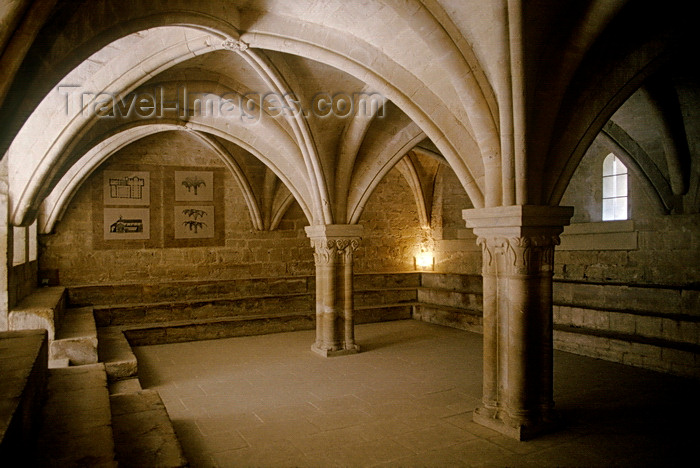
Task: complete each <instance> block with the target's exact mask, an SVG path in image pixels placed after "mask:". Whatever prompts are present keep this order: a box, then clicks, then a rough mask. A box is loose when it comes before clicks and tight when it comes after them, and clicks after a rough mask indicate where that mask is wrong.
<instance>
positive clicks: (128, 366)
mask: <svg viewBox="0 0 700 468" xmlns="http://www.w3.org/2000/svg"><path fill="white" fill-rule="evenodd" d="M97 354H98V358H99V360H100V362H102V363H104V366H105V370H106V372H107V378H108V379H109V381H110V382H116V381H119V380H125V379H131V378H134V377H137V375H138V363H137V361H136V356H134V353H133V352H131V345H129V342H128V341H127V339H126V337H125V336H124V333H123V332H122V330H120V329H119V328H115V327H108V328H99V329H98V330H97Z"/></svg>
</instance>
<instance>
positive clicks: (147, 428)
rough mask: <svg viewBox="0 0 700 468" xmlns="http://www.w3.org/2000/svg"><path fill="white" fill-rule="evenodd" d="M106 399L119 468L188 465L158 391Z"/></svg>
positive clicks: (114, 396) (120, 395)
mask: <svg viewBox="0 0 700 468" xmlns="http://www.w3.org/2000/svg"><path fill="white" fill-rule="evenodd" d="M109 399H110V406H111V409H112V427H113V431H114V445H115V451H116V458H117V461H118V462H119V466H120V467H142V466H163V467H165V466H167V467H173V468H175V467H185V466H188V462H187V459H186V458H185V455H184V453H183V451H182V447H181V445H180V442H179V441H178V439H177V436H176V435H175V430H174V429H173V426H172V422H171V421H170V417H169V416H168V411H167V409H166V408H165V405H164V404H163V401H162V400H161V398H160V395H158V392H156V391H153V390H142V391H139V392H135V393H123V394H119V395H111V396H110V398H109Z"/></svg>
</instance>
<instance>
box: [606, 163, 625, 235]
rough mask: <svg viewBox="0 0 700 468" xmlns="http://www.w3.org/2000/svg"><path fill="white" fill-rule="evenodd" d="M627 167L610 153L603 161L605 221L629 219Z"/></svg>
mask: <svg viewBox="0 0 700 468" xmlns="http://www.w3.org/2000/svg"><path fill="white" fill-rule="evenodd" d="M627 195H628V189H627V167H626V166H625V165H624V164H623V163H622V161H620V159H619V158H618V157H617V156H615V155H614V154H612V153H610V154H609V155H607V156H606V157H605V160H604V161H603V221H613V220H620V219H627V216H628V215H627Z"/></svg>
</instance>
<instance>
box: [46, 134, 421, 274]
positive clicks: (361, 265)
mask: <svg viewBox="0 0 700 468" xmlns="http://www.w3.org/2000/svg"><path fill="white" fill-rule="evenodd" d="M134 166H149V167H151V168H156V170H155V172H156V173H157V174H162V173H163V171H164V170H165V169H167V168H169V167H186V166H191V167H193V168H201V167H207V168H213V169H214V170H219V169H221V170H222V173H223V186H224V206H225V220H226V221H225V236H224V243H223V245H215V246H206V247H196V246H192V247H181V248H169V247H167V246H165V245H164V242H163V239H152V240H149V241H148V242H145V241H144V242H142V243H141V244H132V245H125V244H124V243H119V242H116V241H115V242H114V244H113V245H110V243H109V242H110V241H103V240H101V238H100V237H99V236H96V234H95V227H94V223H95V222H100V219H98V218H99V215H98V216H95V210H99V209H100V204H99V203H96V202H95V199H96V194H97V193H98V192H97V191H99V190H100V184H101V183H102V177H103V176H102V173H103V171H104V170H119V169H120V168H123V167H134ZM158 168H161V169H162V168H165V169H162V170H161V169H158ZM223 168H224V165H223V163H222V162H221V161H220V160H219V159H218V158H217V157H216V156H214V155H212V154H211V153H210V152H208V151H207V150H205V149H204V148H202V147H201V145H198V144H196V143H194V142H193V141H192V140H190V137H189V136H188V135H187V134H186V133H184V132H165V133H161V134H156V135H152V136H149V137H147V138H144V139H142V140H139V141H138V142H135V143H133V144H131V145H129V146H127V147H126V148H124V149H122V150H121V151H120V152H119V153H117V154H115V155H114V156H113V157H111V158H110V159H109V160H108V161H107V162H106V163H105V164H103V166H101V167H100V168H99V169H98V170H97V171H95V173H94V174H93V175H92V176H91V177H90V178H89V179H88V180H87V181H86V182H85V183H84V184H83V186H82V187H81V188H80V190H79V191H78V192H77V193H76V195H75V197H74V198H73V200H72V201H71V203H70V205H69V207H68V209H67V210H66V213H65V215H64V216H63V219H62V220H61V221H60V222H59V223H58V224H57V226H56V229H55V232H54V233H52V234H50V235H43V236H40V269H41V270H42V273H43V274H44V275H47V274H53V273H54V272H55V271H58V277H59V281H60V283H61V284H63V285H89V284H126V283H134V282H137V283H138V282H145V283H153V282H164V283H167V282H171V281H182V280H199V281H201V280H229V279H238V278H255V277H290V276H307V275H313V274H314V262H313V251H312V249H311V247H310V242H309V239H308V238H307V237H306V233H305V232H304V226H307V225H308V224H309V223H308V221H307V219H306V217H305V216H304V214H303V212H302V210H301V208H299V206H298V205H297V204H296V203H294V204H293V205H292V207H291V208H290V209H289V210H288V211H287V213H286V214H285V216H284V218H283V219H282V221H281V223H280V225H279V228H278V229H276V230H274V231H258V230H255V229H253V227H252V223H251V221H250V218H249V215H248V209H247V207H246V205H245V203H244V200H243V197H242V194H241V191H240V189H239V188H238V186H237V185H236V183H235V181H234V180H233V178H232V177H231V176H230V174H229V173H228V172H227V171H226V170H223ZM245 170H246V172H247V173H248V174H249V175H250V177H252V178H255V177H257V176H260V177H262V175H260V174H258V175H256V174H255V173H254V171H255V168H254V167H246V168H245ZM159 171H160V172H159ZM164 185H165V184H164V183H161V184H160V188H159V190H161V191H162V190H164ZM155 189H158V187H155V185H154V190H155ZM156 195H157V194H156ZM158 198H159V197H158V196H155V197H154V199H158ZM160 200H161V201H160V202H159V203H160V204H161V205H163V204H164V202H163V201H162V200H163V197H160ZM157 208H158V207H156V209H157ZM165 209H167V208H164V209H162V210H161V211H164V210H165ZM360 223H361V224H363V225H364V226H365V239H363V241H362V243H361V247H360V249H359V250H358V251H357V253H356V270H357V271H358V272H360V273H361V272H382V271H412V270H413V256H414V254H415V246H416V245H417V242H418V239H419V238H420V227H419V225H418V221H417V211H416V206H415V202H414V201H413V197H412V195H411V192H410V190H409V188H408V185H407V184H406V182H405V181H404V179H403V177H402V176H401V175H400V174H399V172H398V171H397V170H393V171H391V172H390V173H389V174H388V175H387V177H386V178H385V179H384V180H383V181H382V182H381V183H380V184H379V186H378V187H377V190H376V191H375V193H374V194H373V195H372V196H371V197H370V199H369V201H368V203H367V206H366V209H365V212H364V213H363V215H362V218H361V220H360ZM156 231H157V229H156ZM98 234H99V232H98ZM160 235H161V236H162V235H163V233H162V232H161V233H160Z"/></svg>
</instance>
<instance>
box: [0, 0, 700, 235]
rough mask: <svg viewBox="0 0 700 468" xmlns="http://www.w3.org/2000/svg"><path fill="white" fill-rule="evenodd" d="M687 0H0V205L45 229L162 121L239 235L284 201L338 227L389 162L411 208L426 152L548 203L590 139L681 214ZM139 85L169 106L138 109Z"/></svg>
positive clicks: (483, 184)
mask: <svg viewBox="0 0 700 468" xmlns="http://www.w3.org/2000/svg"><path fill="white" fill-rule="evenodd" d="M687 3H689V2H680V1H679V2H674V1H670V2H664V8H660V7H659V5H658V2H652V1H639V0H637V1H625V0H606V1H594V0H591V1H584V2H561V1H558V0H536V1H527V2H521V1H520V0H508V1H506V0H486V1H484V0H439V1H438V0H420V1H419V0H385V1H379V0H366V1H362V2H348V1H342V0H335V1H331V0H298V1H289V0H277V1H275V0H265V1H263V0H249V1H208V0H199V1H198V0H188V1H179V0H154V1H148V2H145V1H135V0H134V1H128V0H89V1H87V0H86V1H77V0H76V1H68V0H64V1H41V0H36V1H31V0H24V1H17V2H12V3H5V4H4V6H3V7H1V8H0V25H2V26H3V27H2V29H0V31H2V33H1V34H0V53H1V55H0V65H1V66H2V69H3V70H5V72H4V73H3V74H2V76H1V77H0V105H1V107H0V109H1V110H2V112H0V154H1V155H3V158H4V159H7V164H8V172H9V192H10V205H11V206H10V213H11V220H12V222H13V223H14V224H17V225H22V224H28V223H31V222H32V221H33V220H34V219H36V218H37V217H38V218H39V219H40V220H41V223H40V226H41V229H42V231H44V232H46V231H50V230H51V229H52V227H53V225H54V224H55V223H56V222H57V221H58V220H59V219H60V217H61V214H62V212H63V210H64V209H65V207H66V205H67V204H68V203H69V202H70V200H71V198H72V196H73V194H74V193H75V191H76V190H77V189H78V188H79V187H80V185H81V183H82V182H83V181H84V180H85V179H86V178H87V177H88V176H89V175H90V173H91V172H92V171H93V170H94V169H95V168H96V167H98V166H99V164H101V163H102V162H104V161H105V160H106V159H107V158H109V157H110V156H111V155H112V154H114V153H115V152H117V151H118V150H119V149H121V148H123V147H124V146H126V145H128V144H129V143H131V142H134V141H136V140H138V139H141V138H144V137H145V136H147V135H151V134H154V133H158V132H164V131H184V132H189V133H190V135H191V136H192V138H193V140H194V141H195V142H197V144H201V145H203V147H205V148H208V150H210V151H212V152H213V153H215V154H217V155H218V156H219V157H221V158H222V160H223V161H224V162H225V164H226V165H227V167H229V169H230V170H231V171H232V173H233V174H234V176H235V179H236V180H237V181H238V183H239V185H240V186H241V188H242V189H243V192H244V193H245V194H246V202H247V203H248V207H249V211H250V212H251V219H252V223H253V226H254V227H255V228H256V229H271V228H274V227H275V226H276V223H278V222H279V219H280V217H281V215H282V214H283V213H284V210H285V209H286V208H287V207H288V206H289V205H290V203H292V202H293V201H296V202H298V203H299V205H300V206H301V208H302V210H303V211H304V213H305V214H306V216H307V218H308V219H309V222H310V223H312V224H333V223H336V224H342V223H356V222H357V221H358V220H359V217H360V215H361V213H362V209H363V207H364V204H365V203H366V201H367V199H368V198H369V196H370V195H371V193H372V191H373V189H374V188H375V187H376V186H377V184H378V183H379V181H380V180H381V178H382V177H383V176H384V175H385V174H386V173H387V172H388V171H389V170H391V169H392V168H393V167H398V168H399V170H401V172H402V173H403V174H404V176H405V177H406V179H407V180H408V181H409V185H410V186H411V187H412V188H413V190H414V196H415V197H416V201H417V203H418V205H419V212H423V213H429V212H430V210H429V205H430V202H431V197H432V194H431V192H430V184H431V181H432V180H433V179H434V177H435V170H436V169H435V167H436V166H435V164H447V165H449V166H450V167H451V168H452V170H454V172H455V173H456V174H457V176H458V178H459V180H460V181H461V183H462V185H463V187H464V189H465V191H466V192H467V194H468V195H469V197H470V199H471V201H472V204H473V205H474V206H475V207H484V206H499V205H510V204H557V203H558V202H559V200H560V199H561V197H562V195H563V193H564V190H565V189H566V186H567V184H568V181H569V179H570V177H571V175H572V174H573V172H574V170H575V169H576V167H577V166H578V164H579V163H580V161H581V159H582V158H583V156H584V154H585V151H586V149H587V148H588V147H589V145H590V144H591V142H592V141H593V140H594V139H595V138H604V139H606V141H608V143H609V144H610V145H612V146H613V147H615V148H618V149H620V151H623V152H624V153H625V157H629V158H630V160H633V161H635V162H636V163H637V164H638V166H639V168H641V169H640V171H641V172H640V173H642V174H644V175H646V176H647V177H648V178H649V180H653V183H651V186H652V187H654V190H655V193H656V195H657V196H658V199H659V200H660V206H661V207H662V209H663V210H665V211H667V212H668V211H674V210H675V211H679V210H683V209H684V206H685V210H696V211H697V206H698V204H699V203H698V197H697V195H693V197H692V200H690V201H688V200H685V202H684V201H683V197H684V196H686V195H687V194H688V193H689V192H690V193H691V195H692V193H697V182H694V181H695V180H696V179H697V174H698V173H699V172H700V171H699V170H698V161H697V156H696V154H697V151H696V149H697V148H699V147H700V146H699V145H698V142H699V141H700V135H699V133H700V132H697V131H695V130H693V129H694V128H696V127H697V117H698V115H697V112H695V111H692V109H693V106H694V104H695V103H698V102H699V100H698V92H697V89H698V87H697V84H698V81H697V74H696V73H695V72H694V71H693V70H691V69H690V68H689V67H684V66H683V64H684V63H686V62H685V61H686V59H687V58H688V57H689V55H688V54H689V53H690V51H692V50H693V47H694V46H695V45H697V44H695V43H694V41H693V40H692V39H691V38H692V29H691V26H692V25H691V18H692V15H690V7H689V6H688V5H687ZM185 94H186V95H187V96H185ZM147 96H155V97H154V102H153V104H154V105H155V107H156V108H157V107H158V105H160V104H161V103H162V102H165V103H166V107H168V106H170V108H172V106H174V105H175V104H173V103H174V102H178V103H179V104H178V106H179V107H178V109H177V111H173V110H165V111H163V112H160V113H159V112H157V111H154V112H150V111H149V109H150V108H149V106H148V105H147V104H148V102H147V101H148V99H146V101H144V103H145V104H144V109H145V111H144V112H138V111H137V109H141V108H140V107H138V106H139V105H140V104H139V103H141V101H139V99H141V98H143V97H147ZM156 101H158V102H156ZM114 103H116V107H114V106H113V104H114ZM207 103H210V104H212V105H215V106H218V107H216V109H214V107H212V108H211V109H210V110H211V112H206V105H207ZM222 103H224V104H223V105H222ZM332 104H334V105H335V107H333V106H332ZM132 105H133V106H132ZM202 105H204V106H205V108H204V109H203V108H202ZM198 106H199V107H198ZM348 106H351V107H352V111H348ZM129 110H131V112H129ZM141 110H143V109H141ZM214 110H217V112H214ZM639 115H643V116H644V117H643V118H639ZM689 129H690V130H689ZM601 131H602V133H601ZM625 135H626V136H627V137H629V140H630V141H632V142H633V143H634V144H633V143H630V142H629V141H628V140H627V139H625V138H626V137H625ZM635 145H636V146H635ZM640 148H641V151H640ZM397 164H398V166H397ZM694 190H695V192H693V191H694ZM686 198H687V197H686ZM421 206H422V208H421ZM421 222H425V223H427V221H426V220H423V219H422V220H421Z"/></svg>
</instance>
